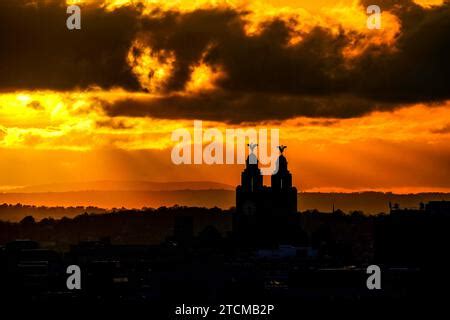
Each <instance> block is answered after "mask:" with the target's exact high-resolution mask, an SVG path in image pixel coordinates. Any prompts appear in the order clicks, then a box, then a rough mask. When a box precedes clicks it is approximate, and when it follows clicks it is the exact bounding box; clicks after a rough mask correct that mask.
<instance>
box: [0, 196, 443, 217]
mask: <svg viewBox="0 0 450 320" xmlns="http://www.w3.org/2000/svg"><path fill="white" fill-rule="evenodd" d="M431 200H450V193H419V194H393V193H382V192H360V193H308V192H305V193H300V194H299V195H298V209H299V211H306V210H314V209H317V210H319V211H321V212H331V211H332V208H333V204H334V208H335V209H336V210H337V209H341V210H342V211H344V212H350V211H363V212H364V213H366V214H377V213H380V212H388V211H389V202H391V203H399V204H400V206H402V207H418V206H419V204H420V202H428V201H431ZM0 203H8V204H16V203H21V204H23V205H35V206H47V207H55V206H64V207H76V206H83V207H88V206H94V207H98V208H105V209H111V208H123V207H125V208H130V209H131V208H138V209H140V208H143V207H152V208H158V207H161V206H167V207H169V206H173V205H176V204H177V205H181V206H198V207H207V208H212V207H215V206H216V207H219V208H224V209H227V208H230V207H233V206H235V192H234V190H214V189H205V190H169V191H139V190H137V191H120V190H118V191H70V192H39V193H31V192H28V193H25V192H21V193H17V192H16V193H0ZM25 211H26V210H23V211H21V212H20V214H19V215H16V214H13V212H11V211H8V214H6V213H5V212H2V211H1V210H0V220H7V219H12V220H17V219H20V217H23V216H24V215H26V212H25ZM43 214H44V213H43ZM45 214H48V213H45ZM55 217H58V216H55Z"/></svg>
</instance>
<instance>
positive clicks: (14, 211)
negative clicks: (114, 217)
mask: <svg viewBox="0 0 450 320" xmlns="http://www.w3.org/2000/svg"><path fill="white" fill-rule="evenodd" d="M84 212H89V213H105V212H106V210H105V209H101V208H97V207H82V206H77V207H46V206H32V205H22V204H20V203H18V204H7V203H4V204H2V205H0V221H20V220H21V219H23V218H24V217H26V216H33V217H34V218H35V219H36V220H41V219H44V218H48V217H52V218H62V217H75V216H77V215H79V214H82V213H84Z"/></svg>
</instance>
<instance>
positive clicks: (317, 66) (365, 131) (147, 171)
mask: <svg viewBox="0 0 450 320" xmlns="http://www.w3.org/2000/svg"><path fill="white" fill-rule="evenodd" d="M73 3H75V4H77V5H79V6H80V8H81V17H82V18H81V19H82V22H81V26H82V28H81V30H72V31H70V30H68V29H67V28H66V19H67V16H68V15H67V14H66V8H67V5H68V4H73ZM371 4H377V5H379V6H380V8H381V10H382V28H381V29H380V30H369V29H368V28H367V27H366V19H367V14H366V7H367V6H368V5H371ZM0 21H1V23H0V41H1V42H2V49H1V50H0V190H9V189H11V188H14V187H19V186H27V185H39V184H49V183H57V182H83V181H95V180H149V181H198V180H208V181H215V182H221V183H226V184H230V185H236V184H237V183H239V179H240V171H241V170H242V166H241V165H212V166H208V165H189V166H188V165H180V166H176V165H174V164H172V162H171V158H170V152H171V149H172V147H173V146H174V142H172V141H171V134H172V132H173V130H175V129H178V128H188V129H191V128H192V126H193V121H194V120H195V119H198V120H203V121H204V126H205V127H215V128H219V129H220V130H222V131H223V132H225V129H227V128H247V127H256V128H268V129H270V128H278V129H279V130H280V142H281V143H283V144H286V145H288V149H287V150H286V154H287V157H288V160H289V167H290V170H291V172H292V173H293V176H294V184H295V185H296V186H297V187H298V189H299V190H301V191H331V190H335V191H336V190H337V191H360V190H382V191H396V192H402V193H403V192H421V191H450V62H449V60H450V59H449V57H450V2H449V1H439V0H417V1H410V0H403V1H401V0H374V1H368V0H362V1H353V0H340V1H339V0H337V1H335V0H333V1H331V0H315V1H309V0H308V1H307V0H265V1H262V0H260V1H237V0H236V1H234V0H233V1H231V0H230V1H218V0H211V1H208V0H197V1H188V0H186V1H184V0H178V1H171V0H162V1H160V0H148V1H145V0H140V1H139V0H135V1H132V0H79V1H77V0H71V1H67V2H66V1H65V0H1V1H0Z"/></svg>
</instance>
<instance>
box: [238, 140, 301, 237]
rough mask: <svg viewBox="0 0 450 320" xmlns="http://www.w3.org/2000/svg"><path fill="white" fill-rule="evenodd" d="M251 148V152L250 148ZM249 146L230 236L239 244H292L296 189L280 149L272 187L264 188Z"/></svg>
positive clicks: (296, 220) (282, 147) (272, 177)
mask: <svg viewBox="0 0 450 320" xmlns="http://www.w3.org/2000/svg"><path fill="white" fill-rule="evenodd" d="M252 146H253V148H252ZM254 146H255V145H250V149H251V153H250V154H249V156H248V157H247V160H246V163H245V169H244V171H243V172H242V174H241V184H240V185H239V186H237V188H236V212H235V214H234V217H233V234H234V235H235V236H236V238H237V239H238V241H239V242H240V243H241V244H245V243H247V244H254V245H260V244H268V245H272V244H273V245H275V244H280V243H283V242H286V241H289V242H292V241H293V240H294V239H293V238H295V237H296V236H297V235H298V233H297V234H296V231H298V228H299V223H298V215H297V189H296V188H295V187H294V186H292V175H291V173H290V172H289V170H288V162H287V159H286V157H285V156H284V155H283V151H284V149H285V148H286V147H285V146H280V147H279V150H280V155H279V157H278V159H277V162H276V170H275V172H274V174H272V176H271V186H270V187H268V186H264V185H263V176H262V174H261V170H260V169H259V166H258V164H259V161H258V159H257V157H256V155H255V154H254V153H253V149H254Z"/></svg>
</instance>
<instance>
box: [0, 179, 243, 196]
mask: <svg viewBox="0 0 450 320" xmlns="http://www.w3.org/2000/svg"><path fill="white" fill-rule="evenodd" d="M210 189H222V190H233V189H234V187H232V186H230V185H227V184H223V183H217V182H211V181H181V182H153V181H107V180H105V181H89V182H83V183H81V182H70V183H53V184H45V185H37V186H26V187H20V188H15V189H9V190H8V191H5V193H44V192H72V191H172V190H210Z"/></svg>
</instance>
